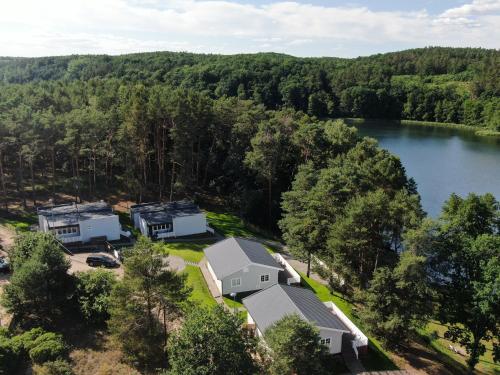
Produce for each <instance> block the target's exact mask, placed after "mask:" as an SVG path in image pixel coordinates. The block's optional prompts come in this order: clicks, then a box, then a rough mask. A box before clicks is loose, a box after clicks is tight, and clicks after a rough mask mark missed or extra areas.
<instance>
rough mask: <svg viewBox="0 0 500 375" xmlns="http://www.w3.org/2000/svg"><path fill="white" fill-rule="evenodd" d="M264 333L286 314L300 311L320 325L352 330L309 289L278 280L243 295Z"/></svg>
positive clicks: (302, 315)
mask: <svg viewBox="0 0 500 375" xmlns="http://www.w3.org/2000/svg"><path fill="white" fill-rule="evenodd" d="M243 305H245V307H246V309H247V310H248V313H249V314H250V315H251V316H252V318H253V319H254V321H255V324H257V326H258V327H259V329H260V330H261V332H262V333H264V332H265V331H266V329H268V328H269V327H270V326H271V325H273V324H274V323H275V322H277V321H278V320H280V319H281V318H283V317H284V316H286V315H291V314H298V315H299V316H300V317H301V318H302V319H304V320H306V321H308V322H310V323H311V324H314V325H315V326H317V327H322V328H330V329H337V330H341V331H347V332H349V328H347V327H346V326H345V324H344V323H342V321H341V320H340V318H339V317H338V316H336V315H335V314H334V313H333V312H331V311H330V310H329V309H328V308H327V307H326V306H325V305H324V304H323V302H321V301H320V300H319V299H318V297H316V295H315V294H314V293H313V292H312V291H311V290H309V289H305V288H300V287H295V286H289V285H282V284H276V285H274V286H272V287H270V288H267V289H264V290H261V291H260V292H257V293H255V294H252V295H251V296H249V297H246V298H244V299H243Z"/></svg>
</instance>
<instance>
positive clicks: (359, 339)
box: [324, 301, 368, 348]
mask: <svg viewBox="0 0 500 375" xmlns="http://www.w3.org/2000/svg"><path fill="white" fill-rule="evenodd" d="M324 304H325V306H326V307H328V308H329V309H331V310H333V312H334V314H335V315H337V316H338V318H339V319H340V320H341V321H342V323H344V324H345V325H346V326H347V328H349V330H350V331H351V333H352V334H353V335H354V336H355V339H354V345H355V346H356V347H358V348H359V347H362V346H366V345H368V337H366V335H365V334H364V333H363V332H361V330H360V329H359V328H358V327H357V326H356V325H355V324H354V323H353V322H351V320H350V319H349V318H348V317H347V316H346V315H345V314H344V313H343V312H342V310H340V309H339V308H338V307H337V305H336V304H334V303H333V302H332V301H328V302H324Z"/></svg>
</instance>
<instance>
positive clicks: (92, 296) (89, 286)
mask: <svg viewBox="0 0 500 375" xmlns="http://www.w3.org/2000/svg"><path fill="white" fill-rule="evenodd" d="M115 284H116V276H115V274H113V273H112V272H109V271H105V270H95V271H88V272H80V273H77V274H76V293H75V296H76V299H77V302H78V306H79V308H80V311H81V313H82V316H83V318H84V319H85V320H86V321H87V322H88V323H90V324H93V325H102V324H104V323H105V322H106V320H108V319H109V312H108V310H109V299H110V294H111V290H112V289H113V286H114V285H115Z"/></svg>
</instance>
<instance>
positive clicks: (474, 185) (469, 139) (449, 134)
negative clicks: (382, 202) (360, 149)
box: [356, 121, 500, 217]
mask: <svg viewBox="0 0 500 375" xmlns="http://www.w3.org/2000/svg"><path fill="white" fill-rule="evenodd" d="M356 127H357V128H358V130H359V132H360V134H361V135H362V136H369V137H373V138H375V139H377V140H378V141H379V143H380V145H381V146H382V147H384V148H386V149H388V150H389V151H391V152H392V153H394V154H396V155H398V156H399V157H400V158H401V161H402V162H403V165H404V166H405V168H406V171H407V174H408V176H410V177H413V178H414V179H415V181H416V182H417V184H418V191H419V193H420V195H421V196H422V205H423V207H424V210H425V211H427V213H428V214H429V215H431V216H433V217H436V216H438V215H439V213H440V211H441V206H442V204H443V202H444V201H445V200H446V199H448V197H449V196H450V194H451V193H453V192H454V193H457V194H458V195H460V196H465V195H467V194H468V193H470V192H475V193H479V194H484V193H487V192H490V193H493V194H494V195H495V197H496V198H497V199H500V140H499V139H498V138H493V137H491V138H490V137H478V136H476V135H475V134H474V133H472V132H469V131H463V130H456V129H448V128H438V127H426V126H418V125H403V126H401V125H398V124H395V123H392V122H384V121H370V122H366V123H363V124H356Z"/></svg>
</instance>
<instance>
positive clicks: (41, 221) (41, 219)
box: [38, 215, 49, 232]
mask: <svg viewBox="0 0 500 375" xmlns="http://www.w3.org/2000/svg"><path fill="white" fill-rule="evenodd" d="M38 228H39V230H40V231H41V232H48V230H49V228H48V226H47V219H46V218H45V216H43V215H38Z"/></svg>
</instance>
